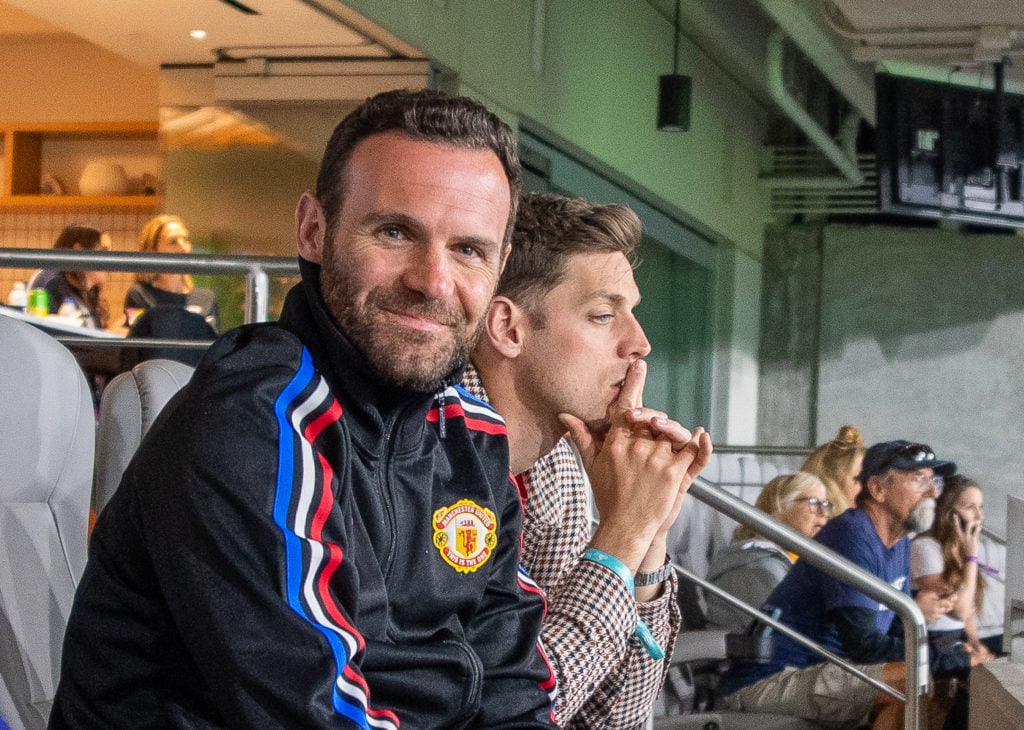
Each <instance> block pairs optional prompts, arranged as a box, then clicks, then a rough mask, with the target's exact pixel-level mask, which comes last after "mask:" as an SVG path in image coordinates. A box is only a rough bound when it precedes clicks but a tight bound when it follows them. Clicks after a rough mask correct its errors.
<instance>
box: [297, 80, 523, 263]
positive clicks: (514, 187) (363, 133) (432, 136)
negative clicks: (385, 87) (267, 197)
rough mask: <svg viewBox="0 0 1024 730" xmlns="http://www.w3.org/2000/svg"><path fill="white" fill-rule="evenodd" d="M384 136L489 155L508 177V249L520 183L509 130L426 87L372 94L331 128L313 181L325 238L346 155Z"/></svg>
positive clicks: (472, 104)
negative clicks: (392, 134)
mask: <svg viewBox="0 0 1024 730" xmlns="http://www.w3.org/2000/svg"><path fill="white" fill-rule="evenodd" d="M384 132H401V133H402V134H405V135H407V136H409V137H411V138H412V139H414V140H419V141H423V142H435V143H438V144H446V145H451V146H453V147H464V148H468V149H480V150H491V151H492V152H494V154H495V155H497V157H498V160H499V161H500V162H501V166H502V167H503V168H504V170H505V176H506V177H507V178H508V187H509V193H510V198H509V199H510V201H511V204H510V206H509V217H508V223H507V224H506V226H505V239H504V243H505V245H508V242H509V240H510V237H511V235H512V222H513V221H514V220H515V215H516V204H517V202H518V200H519V191H520V190H521V189H522V181H523V173H522V169H521V168H520V166H519V156H518V154H517V153H516V145H515V139H514V137H513V135H512V130H511V129H510V128H509V126H508V125H507V124H505V122H503V121H501V119H499V118H498V117H497V116H496V115H495V114H494V113H492V112H490V111H489V110H488V109H487V108H486V107H485V106H484V105H483V104H480V103H479V102H476V101H473V100H472V99H469V98H466V97H464V96H449V95H448V94H445V93H443V92H440V91H433V90H430V89H422V90H419V91H407V90H405V89H399V90H395V91H385V92H383V93H380V94H377V95H376V96H373V97H370V98H369V99H367V100H366V101H364V102H363V103H362V104H361V105H360V106H359V107H358V108H357V109H356V110H355V111H353V112H352V113H351V114H349V115H348V116H347V117H345V118H344V119H343V120H341V123H340V124H338V126H337V127H335V129H334V133H333V134H332V135H331V139H330V141H329V142H328V143H327V148H326V149H325V150H324V156H323V159H322V160H321V162H320V172H319V174H318V175H317V179H316V197H317V200H318V201H320V207H321V208H322V209H323V212H324V222H325V225H326V227H327V231H328V235H330V233H331V232H332V231H333V230H334V225H335V223H336V221H337V218H338V214H339V212H340V211H341V206H342V203H343V201H344V197H345V185H346V180H345V168H346V166H347V165H348V161H349V159H350V158H351V157H352V151H353V150H354V149H355V147H356V145H357V144H359V143H360V142H361V141H362V140H364V139H366V138H367V137H370V136H373V135H375V134H383V133H384Z"/></svg>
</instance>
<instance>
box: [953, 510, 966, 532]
mask: <svg viewBox="0 0 1024 730" xmlns="http://www.w3.org/2000/svg"><path fill="white" fill-rule="evenodd" d="M953 517H954V519H956V521H957V523H959V525H960V529H961V530H964V531H965V532H966V531H967V520H966V519H964V516H963V515H962V514H960V513H959V512H954V513H953Z"/></svg>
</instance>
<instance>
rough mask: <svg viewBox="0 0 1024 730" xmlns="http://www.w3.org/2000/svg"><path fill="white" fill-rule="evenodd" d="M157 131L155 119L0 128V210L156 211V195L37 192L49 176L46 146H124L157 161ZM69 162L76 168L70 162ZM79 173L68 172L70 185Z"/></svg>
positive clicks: (28, 124)
mask: <svg viewBox="0 0 1024 730" xmlns="http://www.w3.org/2000/svg"><path fill="white" fill-rule="evenodd" d="M158 128H159V125H158V123H157V122H155V121H154V122H77V123H40V124H31V123H26V124H0V158H2V163H3V172H2V174H0V208H25V209H30V210H40V211H41V210H52V209H60V208H75V209H83V208H121V209H134V210H140V211H154V210H156V209H158V208H159V206H160V203H161V200H160V198H159V196H157V195H116V196H110V195H74V194H70V195H42V194H40V185H41V182H42V179H43V176H44V175H45V174H47V173H48V170H47V169H45V166H46V165H48V164H49V160H48V159H47V153H46V149H47V147H48V146H54V145H57V146H60V147H61V148H62V149H64V150H75V149H81V150H88V149H90V147H95V146H97V145H99V146H102V145H111V144H114V145H122V146H124V145H127V146H128V147H129V148H130V149H131V150H132V152H133V153H134V154H140V155H143V156H151V157H152V158H154V159H157V160H158V159H159V152H160V150H159V144H158V139H157V132H158ZM114 156H115V157H116V152H115V153H114ZM58 162H59V160H58ZM69 164H74V161H73V160H72V162H71V163H69ZM157 172H158V171H157ZM80 173H81V169H75V170H73V171H69V172H68V173H66V174H65V177H71V176H73V177H74V181H73V182H74V183H75V185H77V181H78V175H79V174H80ZM70 182H71V181H68V183H70ZM68 187H71V185H70V184H69V185H68Z"/></svg>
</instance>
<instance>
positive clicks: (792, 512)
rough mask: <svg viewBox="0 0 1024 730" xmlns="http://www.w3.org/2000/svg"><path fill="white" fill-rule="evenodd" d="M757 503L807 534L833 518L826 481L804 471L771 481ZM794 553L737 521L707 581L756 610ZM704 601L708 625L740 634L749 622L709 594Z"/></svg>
mask: <svg viewBox="0 0 1024 730" xmlns="http://www.w3.org/2000/svg"><path fill="white" fill-rule="evenodd" d="M756 506H757V508H758V509H760V510H761V511H762V512H765V513H767V514H769V515H771V516H772V517H774V518H775V519H776V520H778V521H779V522H782V523H783V524H785V525H788V526H789V527H792V528H793V529H794V530H796V531H797V532H799V533H801V534H803V535H805V536H806V537H814V536H815V535H817V534H818V531H819V530H820V529H821V528H822V527H824V526H825V523H826V522H827V521H828V519H829V517H831V516H832V503H831V501H829V499H828V497H827V490H826V489H825V485H824V483H822V481H821V479H819V478H818V477H816V476H814V475H813V474H808V473H806V472H797V473H796V474H783V475H780V476H777V477H775V478H774V479H772V480H771V481H770V482H768V484H766V485H765V487H764V489H762V490H761V493H760V494H759V495H758V497H757V502H756ZM796 557H797V556H796V555H795V554H792V553H787V552H786V551H785V550H783V549H782V548H781V547H779V546H778V545H776V544H775V543H774V542H771V541H770V540H767V539H765V538H764V537H762V536H760V535H758V534H757V533H755V532H754V531H753V529H752V528H750V527H748V526H747V525H739V526H738V527H737V528H736V531H735V533H734V541H733V543H732V544H731V545H730V546H729V547H727V548H725V549H724V550H722V551H721V552H719V553H718V554H717V555H716V556H715V557H714V559H713V560H712V561H711V566H710V567H709V568H708V576H707V580H708V581H709V582H711V583H713V584H714V585H716V586H717V587H719V588H722V589H724V590H726V591H728V592H729V593H731V594H733V595H734V596H736V597H737V598H739V599H741V600H743V601H745V602H747V603H749V604H750V605H752V606H753V607H754V608H760V607H761V605H762V604H763V603H764V602H765V601H766V600H767V599H768V596H770V595H771V592H772V591H773V590H774V589H775V586H777V585H778V584H779V583H780V582H781V581H782V579H783V578H784V577H785V576H786V573H788V572H789V569H790V567H791V566H792V565H793V563H794V562H795V561H796ZM706 599H707V607H708V608H707V619H708V623H709V624H713V625H715V626H719V627H721V628H727V629H729V630H730V631H733V632H740V631H743V630H744V629H746V627H747V626H748V625H750V622H751V621H752V620H753V619H752V618H751V617H750V616H749V615H748V614H746V613H744V612H743V611H740V610H739V609H737V608H733V607H732V606H730V605H729V604H727V603H726V602H725V601H723V600H722V599H720V598H718V597H717V596H715V595H713V594H708V595H707V597H706Z"/></svg>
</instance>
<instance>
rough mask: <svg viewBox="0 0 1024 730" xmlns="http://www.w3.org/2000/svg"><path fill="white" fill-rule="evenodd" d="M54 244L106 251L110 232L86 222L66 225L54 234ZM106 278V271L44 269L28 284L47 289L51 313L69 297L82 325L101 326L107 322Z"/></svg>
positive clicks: (32, 287) (84, 249) (94, 327)
mask: <svg viewBox="0 0 1024 730" xmlns="http://www.w3.org/2000/svg"><path fill="white" fill-rule="evenodd" d="M53 247H54V248H55V249H68V250H74V251H97V250H101V249H102V250H106V251H109V250H110V236H109V235H108V234H106V233H104V232H102V231H99V230H97V229H95V228H91V227H89V226H66V227H65V228H64V230H63V231H61V232H60V235H59V236H57V240H56V241H55V242H54V244H53ZM106 281H107V272H106V271H55V270H50V269H43V270H42V271H38V272H36V273H35V274H34V275H33V276H32V278H31V280H29V283H28V288H29V289H37V288H41V289H46V291H47V292H48V293H49V295H50V313H51V314H56V313H57V310H59V309H60V306H61V304H63V303H64V302H65V300H69V299H70V300H71V303H73V304H74V305H75V309H76V310H77V312H78V316H79V317H80V318H81V320H82V326H84V327H89V328H91V329H103V328H105V327H106V325H107V310H106V307H105V306H104V304H103V297H102V289H103V284H104V283H106Z"/></svg>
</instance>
